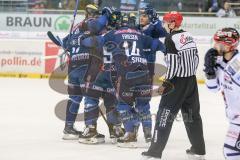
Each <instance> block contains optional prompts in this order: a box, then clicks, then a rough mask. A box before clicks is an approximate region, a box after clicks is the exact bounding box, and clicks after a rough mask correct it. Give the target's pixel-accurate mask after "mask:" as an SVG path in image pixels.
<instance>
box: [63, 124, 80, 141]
mask: <svg viewBox="0 0 240 160" xmlns="http://www.w3.org/2000/svg"><path fill="white" fill-rule="evenodd" d="M80 134H82V132H80V131H77V130H76V129H75V128H73V127H72V126H71V127H70V126H66V127H65V128H64V130H63V137H62V139H64V140H78V138H79V135H80Z"/></svg>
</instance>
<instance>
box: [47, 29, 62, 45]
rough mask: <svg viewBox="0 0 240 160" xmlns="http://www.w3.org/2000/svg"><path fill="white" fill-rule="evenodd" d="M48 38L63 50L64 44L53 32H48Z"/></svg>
mask: <svg viewBox="0 0 240 160" xmlns="http://www.w3.org/2000/svg"><path fill="white" fill-rule="evenodd" d="M47 36H48V38H49V39H50V40H51V41H52V42H53V43H54V44H56V45H57V46H59V47H62V48H63V42H62V40H61V39H60V38H59V37H58V36H54V35H53V33H52V32H51V31H48V32H47Z"/></svg>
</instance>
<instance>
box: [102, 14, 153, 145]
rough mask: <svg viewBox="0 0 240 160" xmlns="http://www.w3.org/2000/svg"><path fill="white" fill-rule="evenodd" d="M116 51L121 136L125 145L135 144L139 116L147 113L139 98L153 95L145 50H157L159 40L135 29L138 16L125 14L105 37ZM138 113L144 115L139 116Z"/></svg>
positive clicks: (142, 116) (110, 48)
mask: <svg viewBox="0 0 240 160" xmlns="http://www.w3.org/2000/svg"><path fill="white" fill-rule="evenodd" d="M104 40H105V42H106V43H108V45H109V50H110V51H111V53H112V54H113V61H114V64H115V65H116V71H117V77H118V85H117V97H118V106H117V109H118V111H119V114H120V117H121V119H122V122H123V124H124V127H125V130H126V134H125V135H124V137H122V138H120V139H118V143H119V145H120V146H122V147H135V146H134V144H132V142H136V141H137V128H138V122H139V118H140V120H141V118H145V117H147V116H148V112H146V111H147V110H149V109H148V108H147V107H148V106H147V107H145V106H140V105H139V106H136V107H138V108H137V111H138V112H136V108H134V104H135V103H136V101H137V99H141V101H142V102H144V103H146V102H145V101H147V102H149V99H150V98H151V83H150V77H149V70H148V66H147V59H146V55H145V53H144V51H145V50H151V49H153V48H154V47H155V49H153V50H152V51H153V52H154V51H155V50H156V49H158V43H154V42H153V39H152V38H151V37H148V36H145V35H144V34H143V33H142V32H141V31H140V30H137V29H136V19H135V18H134V17H133V16H131V15H130V14H124V15H122V20H121V24H120V27H119V28H118V30H114V31H110V32H109V33H107V34H106V35H105V36H104ZM152 44H155V45H156V46H154V47H153V46H152ZM139 114H141V116H140V117H139Z"/></svg>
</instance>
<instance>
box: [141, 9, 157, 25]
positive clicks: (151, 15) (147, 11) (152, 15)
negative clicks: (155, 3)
mask: <svg viewBox="0 0 240 160" xmlns="http://www.w3.org/2000/svg"><path fill="white" fill-rule="evenodd" d="M140 13H141V14H145V15H147V16H148V18H149V21H155V20H156V19H158V18H159V16H158V14H157V11H156V10H155V9H154V8H153V7H152V6H151V5H147V6H146V7H144V8H142V9H141V10H140Z"/></svg>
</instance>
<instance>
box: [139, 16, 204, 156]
mask: <svg viewBox="0 0 240 160" xmlns="http://www.w3.org/2000/svg"><path fill="white" fill-rule="evenodd" d="M182 20H183V17H182V15H181V14H180V13H178V12H169V13H166V14H165V15H164V17H163V23H164V28H165V29H166V30H167V32H168V33H169V35H168V36H167V37H166V39H165V46H166V55H165V60H166V63H167V69H168V70H167V73H166V78H165V79H166V81H169V82H170V83H172V84H173V85H174V90H173V91H172V92H170V93H169V94H167V95H164V96H162V99H161V102H160V105H159V110H158V113H157V121H156V125H155V129H154V136H153V139H152V141H151V146H150V148H149V150H148V151H147V152H143V153H142V155H143V159H146V160H147V159H149V160H150V159H151V158H157V159H158V158H159V159H161V157H162V152H163V150H164V148H165V146H166V144H167V141H168V138H169V135H170V132H171V128H172V125H173V121H174V119H175V117H176V115H177V114H178V112H179V110H181V112H182V115H183V119H184V124H185V127H186V130H187V134H188V138H189V140H190V143H191V147H190V149H188V150H187V154H188V157H189V159H196V160H204V159H205V158H204V155H205V142H204V138H203V127H202V119H201V116H200V104H199V96H198V86H197V80H196V70H197V67H198V63H199V57H198V50H197V47H196V43H195V42H194V40H193V37H192V36H191V34H190V33H188V32H186V31H183V30H181V29H179V27H180V26H181V23H182Z"/></svg>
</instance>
